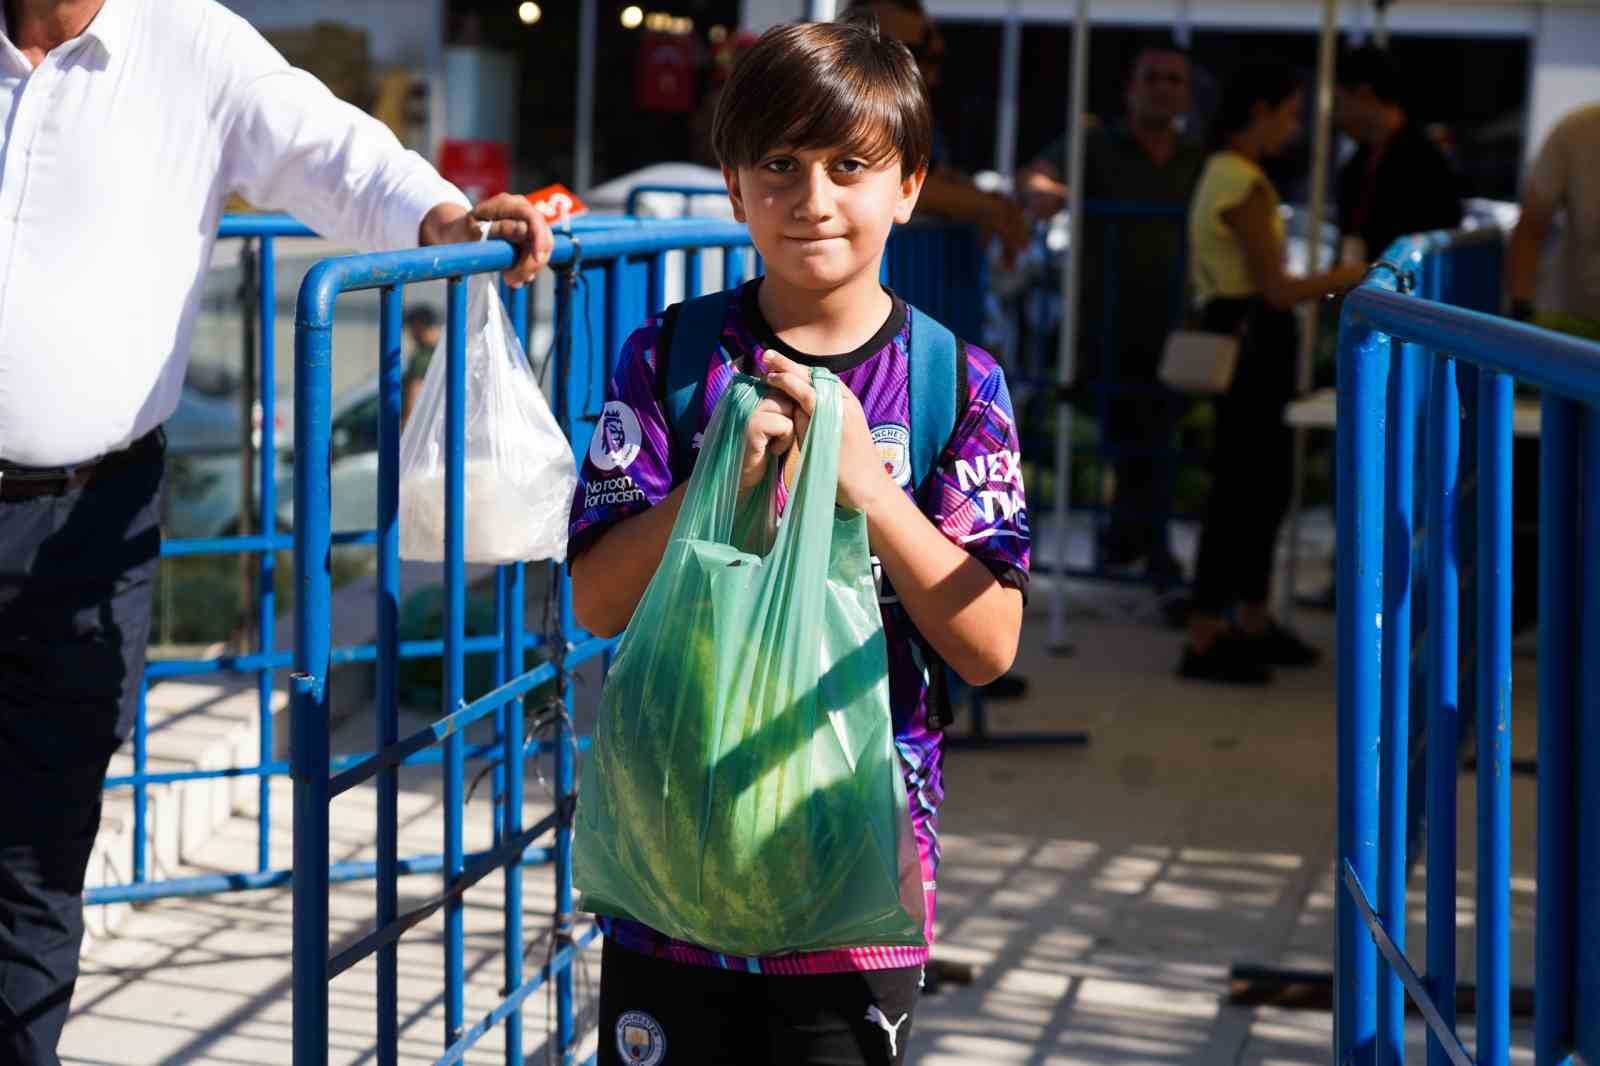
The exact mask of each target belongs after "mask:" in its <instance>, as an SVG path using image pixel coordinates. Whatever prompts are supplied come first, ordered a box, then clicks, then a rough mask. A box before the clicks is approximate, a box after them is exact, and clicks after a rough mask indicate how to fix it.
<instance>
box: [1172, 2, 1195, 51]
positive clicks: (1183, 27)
mask: <svg viewBox="0 0 1600 1066" xmlns="http://www.w3.org/2000/svg"><path fill="white" fill-rule="evenodd" d="M1193 38H1194V12H1193V11H1191V10H1190V0H1178V10H1177V12H1176V13H1175V14H1174V16H1173V19H1172V39H1173V40H1174V41H1177V42H1178V43H1179V44H1180V45H1182V46H1183V47H1185V48H1188V47H1189V45H1190V44H1191V43H1192V42H1193Z"/></svg>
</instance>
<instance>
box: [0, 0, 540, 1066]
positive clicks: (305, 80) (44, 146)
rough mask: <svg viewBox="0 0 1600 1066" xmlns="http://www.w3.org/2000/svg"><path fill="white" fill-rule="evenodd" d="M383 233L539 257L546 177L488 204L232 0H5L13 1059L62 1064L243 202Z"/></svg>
mask: <svg viewBox="0 0 1600 1066" xmlns="http://www.w3.org/2000/svg"><path fill="white" fill-rule="evenodd" d="M235 191H237V192H239V193H240V194H242V195H243V196H244V197H245V198H246V199H248V200H249V201H251V202H252V203H255V204H259V205H261V206H263V207H273V208H282V209H285V210H289V211H292V212H293V213H294V214H296V215H297V216H299V217H300V218H301V219H302V220H304V221H305V222H306V223H308V224H309V225H311V226H312V227H313V228H315V229H316V230H317V231H318V232H320V233H322V234H324V235H325V236H327V237H330V238H332V239H334V240H337V241H340V242H341V243H346V244H351V245H355V246H357V247H360V248H365V249H381V248H397V247H408V246H409V247H415V246H417V245H418V244H443V243H453V242H460V241H470V240H475V239H477V237H478V233H477V223H478V222H480V221H486V222H491V223H492V230H491V236H494V237H499V238H503V239H506V240H510V241H513V242H514V243H517V244H518V245H519V246H520V247H521V252H522V254H521V255H520V256H519V258H518V261H517V262H516V264H515V265H514V266H513V268H512V269H511V270H510V271H508V272H507V280H508V281H510V282H511V283H512V284H519V285H520V284H522V283H525V282H526V281H528V280H529V279H530V278H532V276H533V275H534V273H535V272H536V271H537V270H538V269H539V268H540V267H542V266H543V265H544V263H545V262H546V261H547V260H548V258H549V255H550V251H551V248H552V245H553V239H552V237H551V235H550V232H549V229H548V227H547V226H545V224H544V223H543V222H542V221H541V220H540V219H539V217H538V215H537V214H536V213H535V212H534V210H533V208H532V205H531V204H529V203H528V201H527V200H526V199H525V198H522V197H515V196H509V195H507V196H500V197H495V198H494V199H491V200H488V201H486V202H484V203H482V204H479V205H478V206H477V207H476V208H473V207H472V206H471V205H470V204H469V203H468V202H467V201H466V200H465V198H463V197H462V195H461V193H460V192H459V191H457V190H456V189H455V188H454V187H453V186H451V185H450V184H448V183H447V182H445V181H444V180H443V179H441V178H440V177H439V176H438V174H437V173H436V172H435V171H434V170H433V168H432V167H430V166H429V165H428V164H427V163H426V162H425V161H424V160H423V159H422V158H421V157H419V156H417V155H416V154H414V153H411V152H407V151H406V150H404V149H403V148H402V147H401V145H400V144H399V142H398V141H397V140H396V139H395V137H394V136H393V135H392V134H391V133H390V132H389V131H388V130H387V129H385V128H384V127H383V126H382V125H381V124H380V123H378V122H377V121H375V120H374V119H372V118H370V117H368V116H366V115H364V114H362V113H361V112H359V111H357V110H356V109H355V108H353V107H350V106H348V105H346V104H344V103H341V102H340V101H338V100H337V99H335V98H334V97H333V95H332V94H331V93H329V92H328V91H327V89H326V88H324V87H323V86H322V85H321V84H320V83H318V82H317V81H316V79H314V78H312V77H311V76H310V75H308V74H306V73H304V72H302V71H297V70H294V69H292V68H291V67H290V66H289V65H288V64H287V63H286V62H285V61H284V60H283V58H282V57H281V56H280V55H279V54H278V53H277V52H276V51H274V50H273V48H272V47H271V46H270V45H268V44H267V43H266V41H264V40H263V39H262V38H261V36H260V35H259V34H258V33H256V31H255V30H253V29H252V28H251V27H250V26H249V25H248V24H247V23H246V22H244V21H243V20H242V19H240V18H238V17H237V16H235V15H233V14H232V13H231V12H229V11H227V10H226V9H225V8H223V7H221V6H220V5H218V4H217V3H215V2H214V0H0V1066H41V1064H43V1066H53V1064H55V1063H57V1062H58V1059H57V1056H56V1051H55V1047H56V1042H57V1039H58V1038H59V1036H60V1032H61V1027H62V1024H63V1023H64V1021H65V1019H66V1016H67V1010H68V1006H69V1003H70V1000H71V996H72V988H73V983H74V981H75V979H76V976H77V955H78V950H79V943H80V941H81V938H82V931H83V916H82V887H83V879H84V868H85V866H86V864H87V862H88V856H89V852H90V848H91V845H92V844H93V841H94V835H95V831H96V829H97V827H98V822H99V813H100V792H101V788H102V787H103V783H104V778H105V771H106V766H107V764H108V762H109V760H110V758H111V755H112V753H113V752H114V751H115V750H116V748H117V747H118V746H119V745H120V744H121V743H122V741H123V740H124V739H125V738H126V737H127V736H128V733H129V731H130V729H131V727H132V722H133V716H134V713H135V708H136V704H137V698H138V692H139V685H140V677H141V675H142V673H143V670H144V654H145V642H146V640H147V638H148V635H149V622H150V599H151V594H150V586H151V579H152V577H153V574H154V570H155V562H156V556H157V554H158V552H159V548H160V534H159V531H158V529H157V512H156V505H157V499H158V496H159V490H160V485H161V467H162V444H161V439H160V434H159V426H160V424H161V422H162V421H163V420H165V419H166V418H167V417H168V416H169V415H170V414H171V413H172V412H173V410H174V408H175V407H176V405H177V400H178V395H179V391H180V389H181V387H182V382H183V377H184V366H185V362H186V360H187V353H188V343H189V337H190V332H191V329H192V326H193V323H194V316H195V312H196V310H197V309H198V307H199V303H200V296H201V291H202V283H203V276H204V272H205V269H206V266H207V263H208V261H209V258H210V253H211V246H212V243H213V241H214V239H215V235H216V231H217V221H218V219H219V217H220V215H221V213H222V205H223V203H224V201H225V199H226V198H227V196H228V194H229V193H231V192H235Z"/></svg>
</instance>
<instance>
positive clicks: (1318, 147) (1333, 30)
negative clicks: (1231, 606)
mask: <svg viewBox="0 0 1600 1066" xmlns="http://www.w3.org/2000/svg"><path fill="white" fill-rule="evenodd" d="M1338 21H1339V0H1323V5H1322V38H1321V40H1320V41H1319V42H1318V46H1317V92H1316V111H1317V126H1316V130H1315V132H1314V135H1313V139H1312V142H1311V217H1310V219H1308V220H1307V221H1308V224H1309V227H1310V229H1309V234H1308V238H1307V243H1306V269H1307V270H1308V271H1309V272H1310V273H1313V274H1315V273H1317V272H1318V271H1320V270H1322V269H1324V268H1325V266H1326V265H1327V264H1325V263H1323V261H1322V218H1323V215H1324V214H1325V213H1326V211H1327V204H1328V157H1329V156H1330V154H1331V153H1332V141H1333V65H1334V61H1335V54H1336V47H1335V46H1336V45H1337V43H1338V40H1339V28H1338ZM1377 251H1379V250H1378V249H1374V250H1373V254H1377ZM1320 312H1321V305H1320V304H1319V303H1315V302H1313V303H1311V304H1309V305H1308V306H1307V308H1306V315H1305V317H1304V319H1303V320H1302V324H1303V325H1304V327H1305V329H1304V332H1303V333H1302V334H1301V336H1300V351H1299V353H1298V365H1297V366H1296V368H1295V369H1296V374H1295V389H1296V390H1297V391H1298V392H1300V393H1304V392H1306V391H1308V390H1309V389H1310V388H1311V360H1312V357H1313V355H1314V354H1315V352H1316V345H1317V330H1318V326H1319V321H1320V318H1321V315H1320ZM1305 472H1306V433H1305V430H1304V429H1296V430H1295V431H1294V484H1293V488H1292V490H1291V495H1290V500H1289V558H1288V572H1287V574H1285V575H1284V580H1282V581H1280V582H1279V583H1278V592H1277V597H1276V598H1277V601H1278V613H1279V614H1280V615H1281V616H1282V617H1284V618H1285V619H1287V618H1288V617H1289V616H1290V615H1292V614H1293V613H1294V597H1295V585H1296V584H1297V582H1298V580H1299V576H1300V509H1301V506H1302V504H1303V503H1304V499H1305Z"/></svg>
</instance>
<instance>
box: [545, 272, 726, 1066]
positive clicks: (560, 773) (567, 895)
mask: <svg viewBox="0 0 1600 1066" xmlns="http://www.w3.org/2000/svg"><path fill="white" fill-rule="evenodd" d="M689 257H690V260H691V261H692V262H693V263H695V264H696V265H695V267H694V268H693V271H692V273H693V274H696V275H697V274H698V273H699V267H698V262H699V253H698V252H690V253H689ZM695 291H696V290H694V289H689V290H687V294H688V295H693V294H694V293H695ZM577 313H578V309H577V306H576V304H575V303H574V302H573V300H572V275H571V274H570V273H563V274H562V275H561V277H560V279H559V280H558V282H557V288H556V315H557V319H556V321H557V323H558V328H557V331H556V337H557V345H556V378H555V380H556V388H555V400H556V402H555V416H556V421H557V422H559V423H560V425H561V428H562V429H563V430H564V431H565V432H566V434H567V436H568V438H569V439H570V438H571V437H572V434H573V429H574V424H575V417H574V413H573V412H574V410H575V409H576V410H579V411H581V410H582V408H581V407H579V406H578V405H577V402H575V401H578V399H579V398H578V397H577V396H574V395H573V389H574V388H575V387H578V388H581V387H582V383H583V382H584V381H586V380H587V378H588V374H589V368H587V367H585V368H583V370H584V372H583V373H582V374H574V373H573V370H574V369H575V368H574V367H573V358H572V351H573V345H572V338H573V334H574V333H575V332H576V326H575V319H576V316H577ZM586 318H587V316H586ZM561 323H567V324H568V328H565V329H562V328H559V324H561ZM584 328H585V329H588V330H590V331H591V334H590V335H591V336H592V335H593V333H592V331H593V329H594V323H593V322H592V321H586V322H585V327H584ZM607 358H610V354H609V353H607ZM580 395H581V394H580ZM548 580H550V581H554V582H555V583H556V597H557V602H558V604H559V623H560V632H559V633H558V634H557V636H556V640H557V641H558V642H559V645H558V646H557V647H554V648H550V649H548V650H549V652H550V654H552V655H553V656H555V658H556V685H557V686H558V691H557V697H558V698H559V699H560V700H561V701H562V703H563V709H564V710H565V711H566V712H567V714H563V715H561V716H560V717H559V719H558V720H557V722H556V735H555V762H556V766H555V778H556V782H555V783H556V789H555V793H556V794H555V799H556V809H557V810H558V811H559V810H560V809H561V808H562V806H563V805H564V804H565V803H566V798H567V796H569V795H570V794H571V792H572V784H573V762H572V753H571V752H570V751H569V744H570V743H571V737H572V731H571V725H570V719H569V718H568V714H570V712H571V709H572V697H571V694H570V687H569V686H568V685H567V679H566V677H565V676H564V675H563V671H562V669H561V660H562V656H564V655H565V653H566V648H567V646H568V644H569V643H570V642H571V640H572V637H573V635H574V634H575V633H577V632H578V624H577V619H576V618H575V616H574V615H573V613H572V581H571V579H570V578H569V576H568V573H567V568H566V567H564V566H558V565H556V564H554V563H552V564H551V565H550V573H549V576H548ZM555 860H556V861H555V866H556V871H555V873H556V898H555V929H554V931H553V934H552V935H553V939H554V947H555V949H556V950H557V951H559V950H560V949H561V948H562V947H564V946H565V945H566V944H568V943H571V939H572V922H573V914H572V827H571V825H570V824H568V823H567V822H566V821H565V820H562V821H558V822H557V824H556V856H555ZM552 978H553V980H554V981H555V986H556V1019H555V1021H556V1037H555V1046H556V1050H557V1052H558V1053H559V1056H560V1062H561V1064H562V1066H571V1064H572V1062H573V1060H574V1058H575V1051H576V1046H577V1034H576V1028H577V1025H576V1019H575V1018H574V1017H573V1013H572V966H571V965H570V964H569V965H567V966H565V967H563V968H562V970H561V971H560V972H559V973H557V974H553V975H552Z"/></svg>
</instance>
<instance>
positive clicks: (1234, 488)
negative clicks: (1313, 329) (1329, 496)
mask: <svg viewBox="0 0 1600 1066" xmlns="http://www.w3.org/2000/svg"><path fill="white" fill-rule="evenodd" d="M1202 328H1204V329H1207V330H1211V331H1215V332H1219V333H1232V332H1235V331H1237V330H1240V329H1241V328H1242V329H1243V331H1244V332H1243V336H1242V339H1241V343H1240V346H1239V361H1238V364H1237V366H1236V368H1235V370H1234V374H1233V384H1232V386H1231V387H1230V388H1229V389H1228V391H1227V392H1226V393H1225V394H1224V395H1223V396H1222V397H1221V399H1220V400H1218V402H1217V420H1216V437H1215V442H1214V444H1213V446H1212V452H1211V494H1210V496H1209V497H1208V498H1207V500H1206V515H1205V525H1204V527H1203V528H1202V530H1201V533H1200V554H1199V558H1198V559H1197V560H1196V563H1195V575H1194V601H1193V608H1192V609H1193V610H1195V611H1198V612H1201V613H1204V614H1221V613H1223V612H1224V611H1226V610H1228V608H1230V607H1232V606H1233V605H1234V604H1236V603H1262V602H1265V601H1266V598H1267V592H1268V589H1269V588H1270V586H1271V583H1272V560H1273V552H1274V549H1275V548H1276V546H1277V541H1278V527H1279V526H1280V525H1282V523H1283V516H1284V514H1285V513H1286V512H1287V511H1288V509H1289V498H1290V495H1291V489H1292V486H1291V485H1290V481H1291V480H1292V478H1293V477H1294V454H1293V448H1294V437H1293V434H1292V433H1291V432H1290V430H1289V427H1288V426H1286V425H1284V423H1283V408H1284V404H1286V403H1287V402H1288V400H1289V396H1290V395H1291V393H1292V392H1293V386H1294V367H1295V358H1296V352H1297V350H1298V341H1299V329H1298V327H1297V326H1296V323H1295V320H1294V316H1293V315H1292V314H1291V313H1289V312H1287V311H1277V310H1273V309H1271V308H1269V307H1267V306H1266V305H1265V304H1264V303H1262V302H1261V301H1258V300H1214V301H1212V302H1211V303H1210V304H1208V305H1207V307H1206V309H1205V315H1204V318H1203V322H1202Z"/></svg>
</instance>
